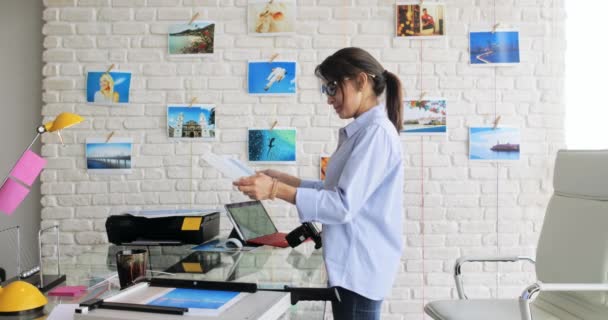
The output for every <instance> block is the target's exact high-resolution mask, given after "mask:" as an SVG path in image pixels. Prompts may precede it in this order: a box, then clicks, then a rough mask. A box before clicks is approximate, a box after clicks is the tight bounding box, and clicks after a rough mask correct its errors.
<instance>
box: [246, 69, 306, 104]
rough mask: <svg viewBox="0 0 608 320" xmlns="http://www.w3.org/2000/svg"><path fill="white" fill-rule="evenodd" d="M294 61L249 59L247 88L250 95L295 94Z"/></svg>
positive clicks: (295, 70) (295, 76) (295, 75)
mask: <svg viewBox="0 0 608 320" xmlns="http://www.w3.org/2000/svg"><path fill="white" fill-rule="evenodd" d="M296 72H297V63H296V62H295V61H276V60H275V61H273V62H269V61H267V60H266V61H264V60H259V61H249V63H248V68H247V88H248V92H249V94H251V95H278V96H285V95H295V94H296V90H297V88H296V79H297V74H296Z"/></svg>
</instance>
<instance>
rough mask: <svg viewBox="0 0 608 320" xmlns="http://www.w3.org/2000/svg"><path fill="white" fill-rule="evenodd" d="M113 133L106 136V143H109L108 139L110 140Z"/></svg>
mask: <svg viewBox="0 0 608 320" xmlns="http://www.w3.org/2000/svg"><path fill="white" fill-rule="evenodd" d="M114 132H115V131H112V132H110V134H109V135H108V137H107V138H106V143H108V142H110V139H112V136H113V135H114Z"/></svg>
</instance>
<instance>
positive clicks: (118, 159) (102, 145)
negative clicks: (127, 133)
mask: <svg viewBox="0 0 608 320" xmlns="http://www.w3.org/2000/svg"><path fill="white" fill-rule="evenodd" d="M105 140H106V139H103V138H89V139H87V141H86V147H85V148H86V150H85V155H86V162H87V170H88V171H89V172H91V173H109V174H122V173H130V172H131V156H132V150H133V148H132V146H133V140H132V139H131V138H113V139H112V140H111V141H109V142H107V143H106V141H105Z"/></svg>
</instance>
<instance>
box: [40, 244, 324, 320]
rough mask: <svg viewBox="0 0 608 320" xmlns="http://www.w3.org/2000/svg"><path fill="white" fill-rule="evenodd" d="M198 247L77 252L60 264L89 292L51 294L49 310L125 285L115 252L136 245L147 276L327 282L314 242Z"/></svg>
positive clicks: (49, 267)
mask: <svg viewBox="0 0 608 320" xmlns="http://www.w3.org/2000/svg"><path fill="white" fill-rule="evenodd" d="M193 247H194V246H193V245H187V246H117V245H99V246H93V247H91V248H90V250H87V252H84V253H81V254H79V255H78V256H77V257H75V260H76V261H75V262H62V263H61V265H60V271H61V274H65V275H66V277H67V280H66V282H65V283H64V284H62V285H68V286H85V287H86V288H87V291H86V292H85V293H84V294H83V295H81V296H78V297H54V296H48V300H49V304H48V305H47V307H46V310H51V309H52V308H53V307H54V306H55V305H57V304H59V303H63V304H65V303H80V302H83V301H87V300H90V299H93V298H107V297H110V296H112V295H114V294H116V293H117V292H118V291H119V290H120V285H119V281H118V275H117V272H116V261H115V257H116V253H117V252H119V251H121V250H127V249H134V248H137V249H142V248H143V249H146V250H148V253H149V256H148V270H147V277H148V278H150V277H154V278H164V279H178V280H197V281H230V282H244V283H255V284H257V286H258V289H261V290H263V289H282V288H284V287H285V286H286V285H287V286H291V287H327V275H326V271H325V266H324V263H323V256H322V251H321V250H315V249H314V243H313V242H305V243H302V244H301V245H300V246H298V247H297V248H274V247H269V246H261V247H257V248H255V249H253V250H249V251H245V250H242V251H241V250H238V249H224V250H222V251H198V250H193ZM214 250H217V249H214ZM56 267H57V266H56V265H54V264H53V261H47V262H46V263H45V264H44V273H45V274H53V273H56V271H57V269H56ZM298 305H300V303H299V304H298ZM316 309H318V307H317V308H316ZM47 313H48V312H47ZM41 319H44V318H41Z"/></svg>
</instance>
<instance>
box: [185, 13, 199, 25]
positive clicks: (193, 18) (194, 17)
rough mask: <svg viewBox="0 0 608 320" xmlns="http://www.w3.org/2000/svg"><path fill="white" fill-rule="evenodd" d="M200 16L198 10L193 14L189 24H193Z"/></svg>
mask: <svg viewBox="0 0 608 320" xmlns="http://www.w3.org/2000/svg"><path fill="white" fill-rule="evenodd" d="M198 16H199V13H198V12H197V13H195V14H194V15H193V16H192V19H190V22H188V25H191V24H192V22H194V20H196V18H198Z"/></svg>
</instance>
